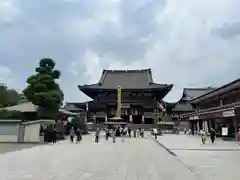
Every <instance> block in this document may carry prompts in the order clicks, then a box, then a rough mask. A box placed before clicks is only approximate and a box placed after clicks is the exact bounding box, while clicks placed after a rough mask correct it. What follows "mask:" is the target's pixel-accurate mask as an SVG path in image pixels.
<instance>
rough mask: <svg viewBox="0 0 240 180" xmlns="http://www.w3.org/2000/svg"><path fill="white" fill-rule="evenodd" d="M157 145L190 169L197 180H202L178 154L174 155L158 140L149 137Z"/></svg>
mask: <svg viewBox="0 0 240 180" xmlns="http://www.w3.org/2000/svg"><path fill="white" fill-rule="evenodd" d="M148 136H149V137H150V138H151V139H152V140H153V141H154V142H155V143H157V144H158V145H159V146H161V147H162V148H163V149H164V150H166V151H167V152H168V153H169V154H170V155H172V156H173V157H176V160H178V161H179V162H180V163H181V164H182V165H183V166H184V167H185V168H186V169H188V170H189V171H190V172H191V173H193V174H194V175H195V176H196V177H197V179H199V180H200V179H201V178H200V177H198V176H197V174H196V172H194V170H193V169H192V168H191V167H189V166H188V165H186V164H185V163H184V162H183V161H182V160H181V159H179V158H177V157H178V156H177V154H176V153H174V152H173V151H171V150H170V149H168V148H167V147H166V146H164V145H163V144H162V143H161V142H159V141H158V140H157V139H155V138H154V137H152V136H151V135H150V134H149V135H148Z"/></svg>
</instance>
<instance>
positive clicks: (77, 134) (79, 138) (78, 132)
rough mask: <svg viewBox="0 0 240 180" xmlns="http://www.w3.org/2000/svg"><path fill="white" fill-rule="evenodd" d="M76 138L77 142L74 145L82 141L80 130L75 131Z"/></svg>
mask: <svg viewBox="0 0 240 180" xmlns="http://www.w3.org/2000/svg"><path fill="white" fill-rule="evenodd" d="M76 136H77V141H76V143H79V142H80V141H81V140H82V134H81V130H80V128H78V129H77V131H76Z"/></svg>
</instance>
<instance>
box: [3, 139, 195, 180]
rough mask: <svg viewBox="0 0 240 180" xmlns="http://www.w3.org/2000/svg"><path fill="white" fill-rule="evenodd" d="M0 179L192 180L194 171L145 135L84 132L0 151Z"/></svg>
mask: <svg viewBox="0 0 240 180" xmlns="http://www.w3.org/2000/svg"><path fill="white" fill-rule="evenodd" d="M0 167H1V168H0V180H87V179H88V180H169V179H171V180H174V179H177V180H194V179H195V175H194V173H192V172H191V171H190V170H189V169H188V168H186V167H185V166H184V165H183V164H182V162H180V161H179V160H178V159H177V157H173V156H171V155H170V154H169V153H168V152H167V151H165V150H164V149H163V148H161V147H160V146H159V145H158V144H157V143H156V142H154V141H153V140H152V139H150V138H149V137H148V136H147V137H146V138H144V139H139V140H134V139H128V138H127V139H125V141H124V142H123V143H122V142H121V139H117V142H116V143H115V144H113V143H112V141H105V139H104V137H102V138H101V139H100V144H95V143H93V136H91V135H87V136H84V139H83V141H82V142H81V144H70V143H69V142H68V141H62V142H59V143H57V144H55V145H52V144H49V145H44V146H37V147H33V148H30V149H24V150H21V151H17V152H9V153H5V154H1V155H0Z"/></svg>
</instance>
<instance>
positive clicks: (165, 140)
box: [158, 135, 240, 180]
mask: <svg viewBox="0 0 240 180" xmlns="http://www.w3.org/2000/svg"><path fill="white" fill-rule="evenodd" d="M158 141H159V143H160V144H161V145H162V146H164V147H165V148H166V149H167V150H168V151H169V152H171V153H173V154H174V155H176V157H177V158H179V160H180V161H181V162H182V163H183V164H185V165H186V166H187V167H188V168H189V169H190V170H191V171H192V172H194V173H195V174H197V175H198V177H200V178H201V179H210V180H226V179H229V180H238V179H239V177H240V172H239V167H240V146H239V143H238V142H231V141H223V140H221V139H217V140H216V142H215V144H212V143H211V142H207V144H201V139H200V136H188V135H163V136H159V137H158Z"/></svg>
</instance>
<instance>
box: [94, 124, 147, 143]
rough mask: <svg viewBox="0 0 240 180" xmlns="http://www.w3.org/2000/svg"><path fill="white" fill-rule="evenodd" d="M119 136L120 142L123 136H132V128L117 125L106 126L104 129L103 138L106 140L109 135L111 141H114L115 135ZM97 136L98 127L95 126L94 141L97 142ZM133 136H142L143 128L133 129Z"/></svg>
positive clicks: (98, 134)
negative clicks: (113, 126) (115, 126)
mask: <svg viewBox="0 0 240 180" xmlns="http://www.w3.org/2000/svg"><path fill="white" fill-rule="evenodd" d="M117 136H120V137H121V138H122V142H124V138H125V137H127V136H128V137H129V138H131V137H132V130H131V129H130V128H128V127H120V126H118V127H117V128H112V129H109V128H106V129H105V138H106V140H108V139H109V137H112V140H113V143H115V142H116V137H117ZM99 137H100V128H97V130H96V133H95V142H96V143H99ZM133 137H134V138H139V137H142V138H143V137H144V129H143V128H139V129H134V130H133Z"/></svg>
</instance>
